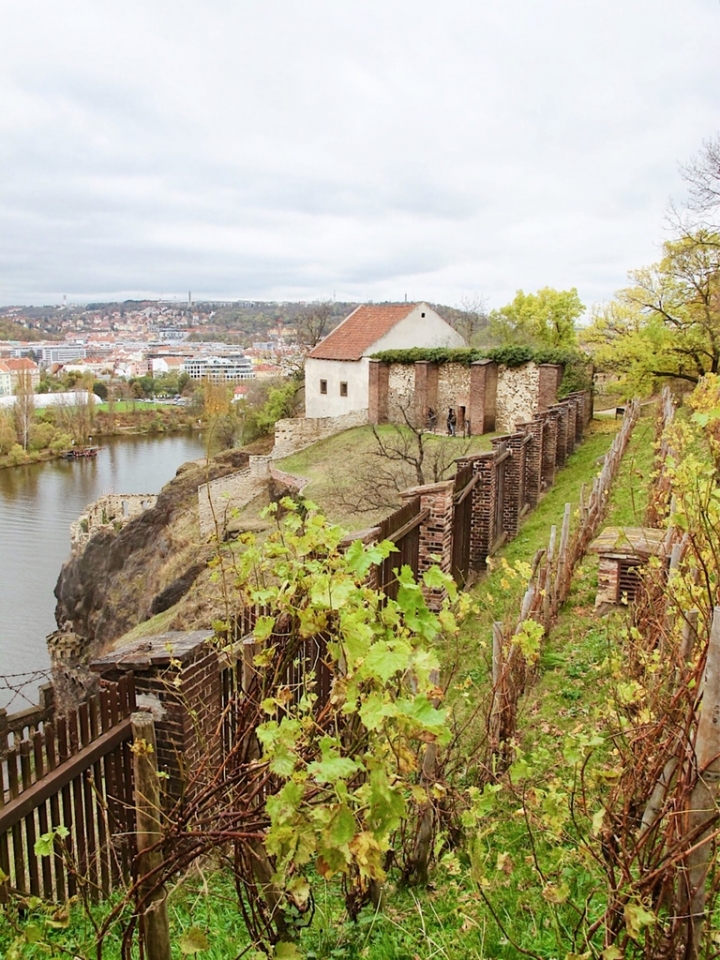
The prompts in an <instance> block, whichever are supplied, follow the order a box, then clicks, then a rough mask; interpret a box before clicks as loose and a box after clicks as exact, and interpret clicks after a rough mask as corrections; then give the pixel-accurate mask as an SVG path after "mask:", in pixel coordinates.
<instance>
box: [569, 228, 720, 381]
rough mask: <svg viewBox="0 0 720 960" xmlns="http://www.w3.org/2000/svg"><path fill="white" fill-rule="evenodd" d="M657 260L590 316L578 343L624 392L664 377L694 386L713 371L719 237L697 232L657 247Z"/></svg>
mask: <svg viewBox="0 0 720 960" xmlns="http://www.w3.org/2000/svg"><path fill="white" fill-rule="evenodd" d="M663 254H664V255H663V258H662V260H660V261H659V263H656V264H654V265H653V266H651V267H647V268H645V269H642V270H636V271H634V272H632V273H631V274H630V279H631V280H632V281H633V285H632V286H630V287H627V288H625V289H624V290H621V291H619V293H618V294H617V296H616V299H615V300H614V301H613V302H612V303H610V304H609V305H607V306H605V307H602V308H601V309H600V310H598V311H597V312H596V314H595V319H594V322H593V324H592V325H591V326H590V327H589V328H588V330H587V332H586V334H585V340H586V342H587V343H588V344H589V345H592V346H594V349H595V362H596V365H597V367H598V369H604V370H612V371H614V372H616V373H620V374H622V375H623V376H624V377H625V380H626V383H627V385H628V388H632V389H643V388H644V389H645V390H647V389H648V388H652V387H653V386H654V385H655V383H656V381H657V380H660V379H664V378H670V379H675V380H681V381H686V382H689V383H697V382H698V380H699V379H700V378H701V377H702V376H704V374H706V373H717V372H718V370H719V369H720V236H719V235H718V234H717V233H708V232H706V231H696V232H695V233H694V234H692V235H690V236H687V237H683V238H682V239H680V240H673V241H669V242H667V243H666V244H665V245H664V248H663Z"/></svg>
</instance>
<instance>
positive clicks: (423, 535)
mask: <svg viewBox="0 0 720 960" xmlns="http://www.w3.org/2000/svg"><path fill="white" fill-rule="evenodd" d="M454 489H455V481H454V480H445V481H443V482H441V483H431V484H427V485H426V486H423V487H413V488H412V489H411V490H406V491H404V492H403V494H402V497H403V499H404V500H410V499H412V498H413V497H419V498H420V511H421V512H422V511H425V510H429V511H430V512H429V515H428V516H427V518H426V519H425V520H423V522H422V523H421V524H420V548H419V555H418V572H417V576H418V579H419V578H421V577H422V575H423V573H425V571H426V570H429V569H430V567H433V566H435V565H437V566H439V567H440V569H441V570H442V571H443V572H444V573H450V572H451V571H452V537H453V490H454ZM423 594H424V595H425V599H426V601H427V604H428V606H429V607H430V609H438V607H439V605H440V603H441V602H442V599H443V597H444V592H443V591H438V590H434V589H428V588H427V587H424V586H423Z"/></svg>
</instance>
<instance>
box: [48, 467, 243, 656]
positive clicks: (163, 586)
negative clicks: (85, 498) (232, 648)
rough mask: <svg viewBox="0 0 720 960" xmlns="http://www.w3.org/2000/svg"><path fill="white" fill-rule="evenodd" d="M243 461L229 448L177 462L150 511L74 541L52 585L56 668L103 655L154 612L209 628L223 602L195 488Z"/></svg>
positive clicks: (178, 625) (179, 623)
mask: <svg viewBox="0 0 720 960" xmlns="http://www.w3.org/2000/svg"><path fill="white" fill-rule="evenodd" d="M247 463H248V454H247V453H246V452H244V451H238V450H233V451H227V452H226V453H224V454H221V455H220V456H218V457H216V458H214V459H212V460H210V461H207V462H205V461H199V462H197V463H187V464H184V465H183V466H182V467H180V469H179V470H178V472H177V474H176V476H175V478H174V479H173V480H171V481H170V483H168V484H166V486H165V487H164V488H163V490H162V491H161V492H160V494H159V495H158V497H157V500H156V502H155V503H154V505H153V506H150V507H149V508H148V509H145V510H144V511H143V512H141V513H139V514H138V515H137V516H134V517H133V518H132V519H130V520H128V521H127V522H126V523H124V524H116V525H115V526H111V525H100V526H99V527H98V528H97V530H96V532H95V533H94V534H93V535H92V536H91V537H90V538H89V539H88V540H87V542H85V543H78V544H76V546H75V547H74V549H73V553H72V555H71V557H70V559H69V560H68V561H67V562H66V563H65V564H64V565H63V567H62V570H61V572H60V577H59V579H58V581H57V585H56V587H55V597H56V599H57V606H56V609H55V619H56V621H57V625H58V631H57V633H55V634H53V635H52V637H51V638H49V649H50V652H51V657H52V659H53V662H54V663H55V664H56V665H60V664H61V663H62V665H63V666H64V667H65V668H66V669H70V667H71V665H72V667H73V668H75V667H77V666H78V665H79V664H80V663H82V662H87V661H89V660H90V659H92V658H94V657H97V656H102V655H103V654H104V653H105V652H107V651H108V650H110V649H112V647H113V645H114V644H115V643H116V642H117V641H118V640H119V639H120V638H121V637H123V635H125V634H127V633H128V632H129V631H131V630H133V628H136V627H137V626H138V624H141V623H143V622H144V621H146V620H148V619H150V618H151V617H153V616H156V615H158V614H165V613H167V614H168V615H169V618H170V619H169V620H168V625H167V629H193V628H194V627H196V626H203V627H209V626H210V624H211V622H212V619H213V617H214V616H216V615H217V614H218V613H221V599H222V598H219V599H218V600H217V601H216V599H215V598H214V594H217V593H219V591H218V590H217V589H216V588H215V589H211V578H210V575H209V573H208V568H207V563H208V560H209V559H210V558H211V557H212V556H213V554H214V553H215V552H216V547H215V545H214V544H213V543H212V542H209V541H208V540H207V538H203V537H202V536H201V534H200V530H199V524H198V510H197V490H198V487H199V486H200V485H201V484H203V483H207V482H208V481H209V480H217V479H219V478H222V477H224V476H227V475H230V474H233V473H235V472H237V471H238V470H240V469H243V468H244V467H245V466H247ZM66 640H67V641H68V642H67V643H66V642H65V641H66Z"/></svg>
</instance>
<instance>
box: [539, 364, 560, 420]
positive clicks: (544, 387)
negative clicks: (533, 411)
mask: <svg viewBox="0 0 720 960" xmlns="http://www.w3.org/2000/svg"><path fill="white" fill-rule="evenodd" d="M538 373H539V380H538V399H537V412H538V413H543V412H544V411H545V410H547V409H548V407H551V406H552V405H553V404H554V403H555V402H556V401H557V393H558V388H559V387H560V381H561V380H562V376H563V366H562V364H560V363H541V364H540V366H539V367H538Z"/></svg>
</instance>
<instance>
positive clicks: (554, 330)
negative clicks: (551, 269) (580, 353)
mask: <svg viewBox="0 0 720 960" xmlns="http://www.w3.org/2000/svg"><path fill="white" fill-rule="evenodd" d="M584 310H585V307H584V306H583V304H582V303H581V302H580V297H579V296H578V292H577V290H576V289H575V287H572V288H571V289H570V290H553V289H552V287H543V288H542V290H538V292H537V293H524V292H523V291H522V290H518V292H517V293H516V294H515V299H514V300H513V301H512V303H509V304H508V305H507V306H505V307H500V309H499V310H493V311H492V312H491V314H490V331H491V333H492V335H493V337H495V338H496V339H498V340H499V341H500V342H501V343H503V344H526V345H528V346H534V347H551V348H571V347H574V346H576V345H577V333H576V331H575V323H576V321H577V320H578V319H579V318H580V317H581V316H582V313H583V311H584Z"/></svg>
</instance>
